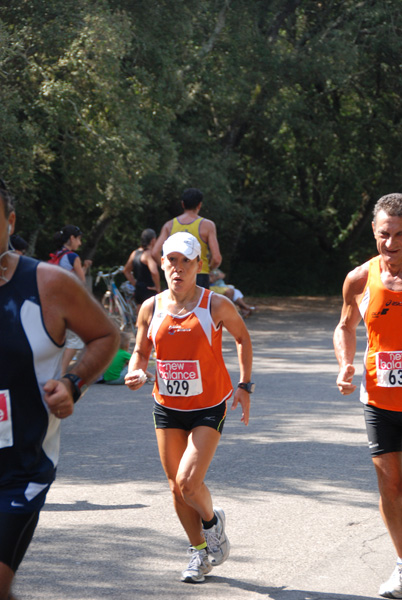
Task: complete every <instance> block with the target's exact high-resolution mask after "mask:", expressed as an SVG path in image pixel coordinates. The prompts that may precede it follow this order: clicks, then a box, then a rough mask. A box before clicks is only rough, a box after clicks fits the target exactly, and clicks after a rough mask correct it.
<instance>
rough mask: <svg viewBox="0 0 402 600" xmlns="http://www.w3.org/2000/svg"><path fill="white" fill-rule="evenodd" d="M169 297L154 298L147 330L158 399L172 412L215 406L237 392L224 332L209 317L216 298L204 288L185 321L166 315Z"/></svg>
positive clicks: (164, 294) (159, 296)
mask: <svg viewBox="0 0 402 600" xmlns="http://www.w3.org/2000/svg"><path fill="white" fill-rule="evenodd" d="M168 293H169V291H168V290H165V291H164V292H162V293H161V294H157V295H156V296H155V310H154V314H153V316H152V319H151V323H150V325H149V329H148V338H149V339H150V340H151V341H152V342H153V344H154V346H155V351H156V381H155V385H154V390H153V395H154V398H155V400H156V402H158V403H159V404H162V405H163V406H166V407H167V408H172V409H174V410H182V411H190V410H200V409H204V408H211V407H212V406H217V405H218V404H220V403H221V402H222V401H224V400H227V399H228V398H230V396H231V394H232V391H233V389H232V382H231V379H230V376H229V373H228V371H227V369H226V366H225V363H224V360H223V356H222V327H221V326H220V327H218V328H217V327H216V326H215V324H214V322H213V319H212V316H211V298H212V294H213V292H211V291H209V290H206V289H204V288H202V294H201V297H200V300H199V302H198V304H197V306H196V307H195V308H194V309H193V310H192V311H191V312H189V313H187V314H185V315H182V316H181V315H180V316H178V315H172V314H171V313H169V312H168V311H167V309H166V306H167V303H168Z"/></svg>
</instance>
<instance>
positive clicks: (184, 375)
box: [156, 360, 202, 396]
mask: <svg viewBox="0 0 402 600" xmlns="http://www.w3.org/2000/svg"><path fill="white" fill-rule="evenodd" d="M156 375H157V377H158V389H159V393H160V394H162V395H163V396H197V395H198V394H201V393H202V379H201V372H200V365H199V361H198V360H157V361H156Z"/></svg>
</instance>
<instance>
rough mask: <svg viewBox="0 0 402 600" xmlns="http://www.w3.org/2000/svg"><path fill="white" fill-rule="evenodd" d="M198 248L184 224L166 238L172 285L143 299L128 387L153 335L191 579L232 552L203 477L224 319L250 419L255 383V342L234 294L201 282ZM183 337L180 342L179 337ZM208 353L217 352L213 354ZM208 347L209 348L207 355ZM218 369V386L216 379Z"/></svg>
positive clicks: (220, 392) (158, 405)
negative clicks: (212, 289) (227, 295)
mask: <svg viewBox="0 0 402 600" xmlns="http://www.w3.org/2000/svg"><path fill="white" fill-rule="evenodd" d="M200 252H201V249H200V245H199V242H198V240H197V239H196V238H195V237H194V236H193V235H191V234H189V233H184V232H179V233H176V234H174V235H172V236H170V237H169V238H168V239H167V240H166V241H165V243H164V245H163V257H162V269H163V271H164V272H165V277H166V281H167V284H168V290H167V291H165V292H162V294H160V295H158V296H156V298H151V299H149V300H147V301H146V302H144V304H143V305H142V307H141V309H140V313H139V316H138V333H137V339H136V345H135V348H134V352H133V355H132V358H131V360H130V363H129V372H128V374H127V375H126V385H127V386H128V387H129V388H130V389H132V390H137V389H139V388H140V387H141V386H142V385H143V382H144V381H143V377H142V373H141V371H145V370H146V368H147V365H148V359H149V356H150V353H151V350H152V347H153V343H155V349H156V359H157V381H156V383H155V387H154V398H155V401H156V402H155V411H154V419H155V427H156V438H157V443H158V449H159V455H160V459H161V463H162V466H163V468H164V471H165V473H166V476H167V478H168V481H169V485H170V489H171V491H172V494H173V503H174V507H175V510H176V513H177V515H178V517H179V519H180V522H181V524H182V525H183V527H184V529H185V531H186V534H187V536H188V539H189V542H190V544H191V546H190V549H189V552H190V562H189V564H188V567H187V569H185V570H184V571H183V573H182V576H181V580H182V581H184V582H186V583H199V582H202V581H204V580H205V574H207V573H208V572H209V571H210V570H211V569H212V567H213V566H217V565H219V564H221V563H222V562H223V561H224V560H226V558H227V557H228V555H229V547H230V546H229V541H228V539H227V536H226V533H225V515H224V512H223V510H222V509H218V508H216V507H215V509H214V507H213V503H212V498H211V494H210V492H209V489H208V487H207V486H206V484H205V482H204V479H205V476H206V473H207V471H208V468H209V465H210V463H211V461H212V458H213V456H214V454H215V451H216V448H217V446H218V442H219V439H220V435H221V431H222V426H223V420H224V418H225V415H226V399H227V398H229V397H230V395H231V393H232V388H231V384H230V378H229V376H228V375H227V377H226V374H227V372H226V368H225V367H224V363H223V358H222V348H221V344H220V343H219V348H218V349H217V346H218V343H217V338H216V336H220V335H221V329H222V326H224V327H225V328H226V329H227V330H228V332H229V333H230V334H231V335H232V336H233V337H234V339H235V340H236V345H237V352H238V359H239V366H240V379H239V381H240V383H241V386H242V387H238V388H237V389H236V391H235V394H234V399H233V403H232V409H235V408H236V407H237V405H238V404H239V403H240V405H241V407H242V418H241V420H242V421H243V422H244V424H245V425H247V424H248V421H249V409H250V393H251V391H252V385H253V384H251V382H250V379H251V367H252V346H251V340H250V336H249V333H248V331H247V328H246V326H245V324H244V322H243V320H242V319H241V317H240V316H239V314H238V312H237V310H236V308H235V306H234V305H233V304H232V302H231V301H230V300H228V299H227V298H225V297H224V296H221V295H218V294H213V293H211V292H209V291H207V290H204V289H203V288H201V287H198V286H197V285H196V276H197V273H199V272H200V270H201V266H202V261H201V260H200ZM155 303H156V304H155ZM208 319H209V324H208ZM203 332H205V333H203ZM190 336H191V337H190ZM178 338H180V339H182V340H183V342H182V344H179V345H177V340H178ZM207 339H209V340H210V348H208V344H209V342H208V341H207ZM219 339H220V338H218V341H219ZM186 340H188V341H187V343H186ZM194 340H195V341H194ZM170 344H171V345H172V347H173V346H174V345H176V346H175V348H176V349H175V352H177V356H176V358H177V360H174V358H175V356H174V352H173V353H172V352H170V354H169V347H170ZM200 345H202V348H203V350H202V351H201V352H200V351H199V349H198V346H200ZM211 353H212V354H214V353H215V354H214V355H215V356H216V360H211V357H210V356H209V355H210V354H211ZM204 354H207V355H208V356H209V358H207V362H205V361H204V360H203V355H204ZM193 359H194V360H193ZM206 365H207V368H206ZM203 369H204V372H203ZM206 370H208V373H206V372H205V371H206ZM211 370H212V373H211ZM183 372H185V373H186V374H185V375H184V374H183ZM225 372H226V374H225ZM214 376H215V378H216V382H217V385H216V388H215V387H214V386H213V385H212V384H211V381H213V378H214ZM206 390H208V391H209V394H205V391H206ZM208 396H210V400H208ZM175 403H176V404H175ZM193 406H195V407H196V408H195V409H193Z"/></svg>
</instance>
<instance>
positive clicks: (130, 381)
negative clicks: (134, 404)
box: [125, 298, 155, 390]
mask: <svg viewBox="0 0 402 600" xmlns="http://www.w3.org/2000/svg"><path fill="white" fill-rule="evenodd" d="M154 302H155V299H154V298H149V300H146V301H145V302H144V303H143V304H142V305H141V308H140V312H139V313H138V319H137V325H138V330H137V337H136V341H135V347H134V351H133V354H132V356H131V358H130V362H129V363H128V373H127V375H126V377H125V384H126V386H127V387H128V388H130V390H138V389H139V388H140V387H141V386H142V385H143V384H144V381H145V380H144V379H143V378H142V377H141V375H140V373H136V371H138V370H139V369H141V370H142V371H146V369H147V366H148V361H149V356H150V354H151V351H152V342H151V341H150V340H149V339H148V336H147V333H148V328H149V324H150V322H151V319H152V313H153V308H154Z"/></svg>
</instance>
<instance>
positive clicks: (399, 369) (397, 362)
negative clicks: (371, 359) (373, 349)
mask: <svg viewBox="0 0 402 600" xmlns="http://www.w3.org/2000/svg"><path fill="white" fill-rule="evenodd" d="M376 366H377V382H378V383H377V385H378V386H379V387H402V351H397V352H396V351H395V352H377V353H376Z"/></svg>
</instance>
